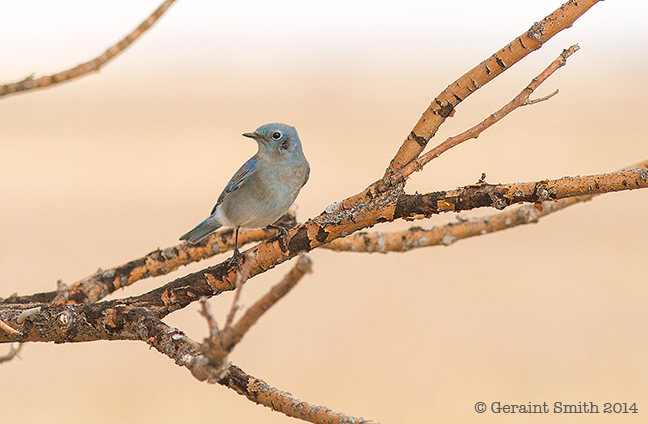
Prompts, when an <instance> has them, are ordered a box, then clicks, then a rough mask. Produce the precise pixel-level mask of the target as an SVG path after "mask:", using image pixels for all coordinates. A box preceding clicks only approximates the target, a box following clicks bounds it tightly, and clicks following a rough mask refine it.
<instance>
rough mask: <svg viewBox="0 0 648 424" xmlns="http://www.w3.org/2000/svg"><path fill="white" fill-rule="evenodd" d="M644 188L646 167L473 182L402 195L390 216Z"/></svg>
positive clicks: (647, 182) (501, 206) (409, 216)
mask: <svg viewBox="0 0 648 424" xmlns="http://www.w3.org/2000/svg"><path fill="white" fill-rule="evenodd" d="M646 187H648V169H631V170H628V171H619V172H615V173H612V174H602V175H592V176H585V177H565V178H562V179H559V180H544V181H539V182H530V183H514V184H497V185H492V184H476V185H471V186H467V187H462V188H460V189H457V190H449V191H443V192H434V193H427V194H406V195H403V196H401V197H400V198H399V199H398V204H397V205H396V209H395V211H394V215H393V219H398V218H404V219H415V218H420V217H430V216H432V215H434V214H438V213H440V212H449V211H454V212H459V211H463V210H469V209H474V208H479V207H484V206H492V207H494V208H496V209H504V208H506V207H508V206H511V205H513V204H515V203H518V202H532V203H538V202H543V201H545V200H558V199H563V198H567V197H574V196H583V195H593V194H601V193H608V192H612V191H623V190H632V189H635V188H646Z"/></svg>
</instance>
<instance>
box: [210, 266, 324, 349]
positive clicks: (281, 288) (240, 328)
mask: <svg viewBox="0 0 648 424" xmlns="http://www.w3.org/2000/svg"><path fill="white" fill-rule="evenodd" d="M312 266H313V263H312V261H311V260H310V258H309V257H308V256H306V255H302V256H300V257H299V259H298V260H297V263H296V264H295V266H294V267H293V268H292V269H291V270H290V272H288V274H286V276H285V277H284V278H283V280H281V281H280V282H279V283H277V284H276V285H275V286H274V287H272V289H270V291H269V292H268V293H266V295H265V296H263V297H262V298H261V299H259V300H258V301H257V302H256V303H255V304H254V305H252V306H251V307H250V308H249V309H248V310H247V311H245V313H244V314H243V316H242V317H241V319H240V320H239V321H238V322H237V323H236V324H235V325H234V326H233V327H232V328H231V329H230V330H229V331H227V332H225V333H223V338H222V340H221V345H222V346H223V349H224V350H226V351H231V350H232V348H233V347H234V346H235V345H236V344H237V343H238V342H239V341H240V340H241V339H242V338H243V335H244V334H245V333H247V331H248V330H249V329H250V327H252V326H253V325H254V323H256V322H257V321H258V320H259V318H261V315H263V314H264V313H265V312H266V311H267V310H268V309H270V308H271V307H272V305H274V304H275V303H277V302H278V301H279V300H280V299H281V298H282V297H284V296H285V295H286V294H288V292H289V291H290V290H291V289H292V288H293V287H295V285H296V284H297V283H298V282H299V280H301V278H302V277H303V276H304V275H305V274H307V273H310V272H311V271H312Z"/></svg>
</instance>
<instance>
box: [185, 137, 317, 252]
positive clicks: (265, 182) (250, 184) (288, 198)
mask: <svg viewBox="0 0 648 424" xmlns="http://www.w3.org/2000/svg"><path fill="white" fill-rule="evenodd" d="M243 135H244V136H245V137H249V138H253V139H255V140H256V142H257V144H258V145H259V150H258V151H257V153H256V154H255V155H254V156H252V157H251V158H250V159H249V160H248V161H247V162H245V164H243V166H241V168H240V169H239V170H238V171H236V174H234V176H233V177H232V179H231V180H229V182H228V183H227V185H226V186H225V189H224V190H223V192H222V193H221V195H220V196H219V197H218V201H217V202H216V206H214V209H212V211H211V215H210V216H209V217H208V218H207V219H205V220H204V221H203V222H201V223H200V224H198V226H196V228H194V229H193V230H191V231H189V232H188V233H187V234H184V235H183V236H182V237H180V240H187V241H189V242H190V243H197V242H199V241H200V240H202V239H203V238H205V237H207V236H208V235H209V234H211V233H212V232H214V231H216V230H217V229H218V228H220V227H222V226H227V227H234V228H235V229H236V235H235V237H234V255H233V256H232V259H230V264H231V263H232V261H234V260H235V259H236V260H238V256H239V255H240V252H239V250H238V233H239V228H240V227H247V228H260V227H265V226H268V225H270V224H272V223H273V222H275V221H276V220H277V219H279V218H280V217H281V216H282V215H283V214H285V213H286V212H287V211H288V208H290V205H292V203H293V202H294V201H295V198H296V197H297V195H298V194H299V190H301V188H302V187H303V186H304V184H306V181H308V174H309V173H310V166H309V165H308V161H307V160H306V157H305V156H304V152H302V146H301V141H300V140H299V136H298V135H297V130H295V128H294V127H291V126H290V125H286V124H266V125H262V126H260V127H259V128H257V129H256V131H254V132H253V133H245V134H243ZM283 231H284V233H285V230H283Z"/></svg>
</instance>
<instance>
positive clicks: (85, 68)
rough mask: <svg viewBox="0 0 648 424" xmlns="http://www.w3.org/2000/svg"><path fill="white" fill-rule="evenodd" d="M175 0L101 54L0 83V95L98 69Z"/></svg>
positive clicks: (64, 80) (57, 81)
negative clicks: (62, 68)
mask: <svg viewBox="0 0 648 424" xmlns="http://www.w3.org/2000/svg"><path fill="white" fill-rule="evenodd" d="M174 1H175V0H166V1H165V2H164V3H162V4H161V5H160V7H158V8H157V9H156V10H155V12H153V13H152V14H151V16H149V17H148V18H147V19H146V20H145V21H144V22H142V23H141V24H140V25H139V26H138V27H137V28H135V29H134V30H133V31H132V32H131V33H130V34H128V35H127V36H126V37H124V38H123V39H122V40H121V41H119V42H118V43H117V44H115V45H114V46H112V47H110V48H109V49H108V50H106V51H105V52H103V53H102V54H101V55H99V56H97V57H95V58H94V59H92V60H90V61H88V62H85V63H82V64H80V65H77V66H75V67H74V68H70V69H66V70H65V71H61V72H57V73H56V74H52V75H46V76H42V77H40V78H36V79H34V77H33V74H32V75H30V76H28V77H27V78H24V79H22V80H21V81H18V82H11V83H8V84H4V85H0V97H2V96H7V95H10V94H16V93H21V92H25V91H29V90H36V89H40V88H45V87H50V86H52V85H54V84H58V83H62V82H66V81H70V80H72V79H75V78H78V77H81V76H83V75H86V74H88V73H90V72H94V71H98V70H99V69H100V68H101V67H102V66H104V65H105V64H106V63H108V62H109V61H110V60H112V59H113V58H115V56H117V55H118V54H120V53H121V52H123V51H124V50H125V49H126V48H127V47H128V46H130V45H131V44H133V42H134V41H135V40H137V39H138V38H139V37H140V36H141V35H142V34H144V33H145V32H146V31H147V30H148V29H149V28H151V27H152V26H153V24H155V22H157V20H158V19H159V18H160V16H162V15H163V14H164V12H166V10H167V9H168V8H169V7H170V6H171V5H172V4H173V2H174Z"/></svg>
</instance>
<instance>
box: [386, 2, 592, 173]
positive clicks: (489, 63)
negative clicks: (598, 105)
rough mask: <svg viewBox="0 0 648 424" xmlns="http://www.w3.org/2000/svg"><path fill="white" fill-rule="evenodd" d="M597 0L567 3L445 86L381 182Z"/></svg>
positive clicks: (414, 156) (425, 112)
mask: <svg viewBox="0 0 648 424" xmlns="http://www.w3.org/2000/svg"><path fill="white" fill-rule="evenodd" d="M599 1H600V0H579V1H575V0H569V1H567V2H566V3H565V4H563V5H561V6H560V7H559V8H558V9H556V10H555V11H554V12H553V13H551V14H550V15H549V16H547V17H545V18H544V19H542V20H541V21H538V22H536V23H534V24H533V25H532V26H531V28H529V30H528V31H526V32H524V33H523V34H522V35H520V36H519V37H517V38H516V39H515V40H513V41H511V42H510V43H509V44H508V45H506V46H504V47H503V48H501V49H499V50H498V51H497V52H495V53H494V54H493V55H491V56H490V57H489V58H487V59H486V60H484V61H482V62H481V63H480V64H478V65H477V66H475V67H474V68H473V69H471V70H470V71H468V72H466V73H465V74H464V75H462V76H461V77H460V78H458V79H457V80H456V81H454V82H452V83H451V84H449V85H448V87H447V88H446V89H445V90H443V91H442V92H441V93H439V95H438V96H437V97H436V98H435V99H434V100H433V101H432V103H430V106H429V107H428V108H426V109H425V111H424V112H423V114H422V115H421V118H420V119H419V120H418V122H417V123H416V125H415V126H414V128H413V129H412V131H411V132H410V133H409V134H408V135H407V138H406V139H405V141H403V143H402V144H401V146H400V148H399V149H398V152H397V153H396V155H395V156H394V158H393V159H392V161H391V162H390V164H389V167H388V168H387V170H386V171H385V175H384V176H383V179H384V178H387V177H388V176H390V175H392V174H393V173H395V172H396V171H399V170H400V169H401V168H402V167H404V166H405V165H407V164H409V163H410V162H411V161H412V160H414V159H416V158H417V157H418V155H419V154H421V152H422V151H423V150H424V149H425V148H426V146H427V143H428V142H429V140H430V139H431V138H432V137H433V136H434V134H436V132H437V130H438V129H439V127H440V126H441V124H443V122H445V119H446V118H447V117H448V116H451V115H452V112H453V110H454V108H455V107H456V106H457V105H458V104H459V103H461V102H462V101H464V100H465V99H466V98H467V97H468V96H470V95H471V94H472V93H474V92H475V91H477V90H479V89H480V88H481V87H483V86H484V85H486V84H487V83H489V82H490V81H492V80H494V79H495V78H497V77H498V76H499V75H501V74H502V72H504V71H506V70H507V69H509V68H511V67H512V66H513V65H515V64H516V63H518V62H519V61H521V60H522V59H524V58H525V57H526V56H527V55H528V54H530V53H532V52H533V51H535V50H537V49H539V48H541V47H542V46H543V45H544V43H546V42H547V41H548V40H549V39H550V38H552V37H553V36H554V35H556V34H558V33H559V32H560V31H562V30H564V29H567V28H570V27H571V26H572V25H573V24H574V22H575V21H576V20H577V19H578V18H580V17H581V16H582V15H583V14H584V13H585V12H587V11H588V10H589V9H590V8H591V7H592V6H594V5H595V4H596V3H598V2H599Z"/></svg>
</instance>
